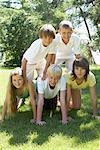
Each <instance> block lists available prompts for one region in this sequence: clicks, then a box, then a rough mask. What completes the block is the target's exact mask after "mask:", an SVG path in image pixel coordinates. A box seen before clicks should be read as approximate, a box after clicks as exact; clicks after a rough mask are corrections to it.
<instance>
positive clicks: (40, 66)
mask: <svg viewBox="0 0 100 150" xmlns="http://www.w3.org/2000/svg"><path fill="white" fill-rule="evenodd" d="M45 65H46V60H45V59H43V60H42V61H40V62H38V63H36V64H27V66H26V78H27V79H28V80H31V81H32V80H33V79H34V71H35V70H36V71H37V75H38V76H42V73H43V70H44V68H45Z"/></svg>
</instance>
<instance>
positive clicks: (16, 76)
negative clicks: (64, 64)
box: [1, 67, 36, 121]
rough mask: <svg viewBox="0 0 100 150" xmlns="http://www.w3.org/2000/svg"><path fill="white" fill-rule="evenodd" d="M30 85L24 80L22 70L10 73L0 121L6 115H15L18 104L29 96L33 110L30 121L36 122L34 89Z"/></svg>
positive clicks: (17, 69) (18, 68)
mask: <svg viewBox="0 0 100 150" xmlns="http://www.w3.org/2000/svg"><path fill="white" fill-rule="evenodd" d="M31 84H32V83H30V82H29V81H28V82H27V81H25V80H24V78H23V75H22V69H21V68H20V67H17V68H16V69H14V70H13V71H12V72H11V74H10V76H9V82H8V87H7V92H6V98H5V102H4V106H3V110H2V117H1V121H3V120H4V119H5V117H6V115H7V114H12V113H15V112H16V111H17V110H18V107H19V106H18V104H19V102H20V99H21V98H23V99H25V98H27V97H29V96H30V101H31V104H32V110H33V119H32V121H35V120H36V101H35V98H34V97H35V96H34V88H32V87H33V86H32V85H31ZM29 89H30V90H29ZM29 91H30V93H29Z"/></svg>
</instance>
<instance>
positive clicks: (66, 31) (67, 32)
mask: <svg viewBox="0 0 100 150" xmlns="http://www.w3.org/2000/svg"><path fill="white" fill-rule="evenodd" d="M72 32H73V31H72V29H70V28H64V27H60V29H59V33H60V35H61V38H62V40H63V42H64V43H65V44H67V43H68V42H69V39H70V37H71V35H72Z"/></svg>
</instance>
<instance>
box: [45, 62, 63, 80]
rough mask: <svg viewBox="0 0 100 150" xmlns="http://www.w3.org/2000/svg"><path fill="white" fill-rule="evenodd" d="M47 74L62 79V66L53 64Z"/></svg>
mask: <svg viewBox="0 0 100 150" xmlns="http://www.w3.org/2000/svg"><path fill="white" fill-rule="evenodd" d="M47 74H48V75H54V76H59V77H61V75H62V69H61V67H60V66H58V65H56V64H52V65H50V66H49V67H48V70H47Z"/></svg>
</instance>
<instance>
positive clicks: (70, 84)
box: [67, 57, 96, 118]
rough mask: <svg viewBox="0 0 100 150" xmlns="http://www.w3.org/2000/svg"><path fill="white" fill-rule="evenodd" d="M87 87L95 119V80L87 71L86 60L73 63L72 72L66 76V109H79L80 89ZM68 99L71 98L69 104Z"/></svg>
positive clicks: (87, 64)
mask: <svg viewBox="0 0 100 150" xmlns="http://www.w3.org/2000/svg"><path fill="white" fill-rule="evenodd" d="M86 87H89V89H90V98H91V102H92V106H93V117H94V118H95V117H96V80H95V76H94V74H93V73H92V72H90V71H89V63H88V61H87V59H86V58H83V57H82V58H80V59H77V60H75V61H74V63H73V69H72V72H71V73H69V74H68V76H67V102H68V104H67V107H69V106H70V104H71V107H72V108H75V109H80V106H81V92H79V90H80V89H84V88H86ZM70 98H72V101H71V103H70V104H69V101H70Z"/></svg>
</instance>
